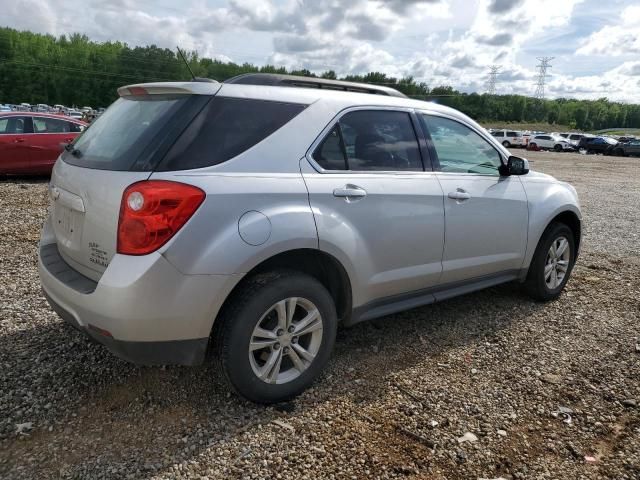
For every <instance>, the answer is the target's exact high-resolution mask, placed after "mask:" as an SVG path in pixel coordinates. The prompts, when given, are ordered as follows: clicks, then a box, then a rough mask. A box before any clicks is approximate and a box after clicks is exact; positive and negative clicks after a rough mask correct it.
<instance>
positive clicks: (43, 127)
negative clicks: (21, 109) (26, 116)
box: [33, 117, 72, 133]
mask: <svg viewBox="0 0 640 480" xmlns="http://www.w3.org/2000/svg"><path fill="white" fill-rule="evenodd" d="M33 131H34V133H68V132H71V131H72V130H71V125H70V123H69V122H67V121H66V120H60V119H57V118H47V117H33Z"/></svg>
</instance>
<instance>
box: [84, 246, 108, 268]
mask: <svg viewBox="0 0 640 480" xmlns="http://www.w3.org/2000/svg"><path fill="white" fill-rule="evenodd" d="M89 261H90V262H91V263H95V264H96V265H100V266H101V267H105V268H106V267H108V266H109V260H108V257H107V252H105V251H104V250H102V249H101V248H100V245H98V244H97V243H95V242H89Z"/></svg>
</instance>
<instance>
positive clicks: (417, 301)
mask: <svg viewBox="0 0 640 480" xmlns="http://www.w3.org/2000/svg"><path fill="white" fill-rule="evenodd" d="M525 277H526V270H524V276H523V271H522V270H507V271H504V272H499V273H496V274H492V275H485V276H482V277H476V278H473V279H470V280H463V281H460V282H453V283H449V284H446V285H437V286H435V287H431V288H425V289H422V290H416V291H413V292H409V293H403V294H400V295H393V296H391V297H386V298H382V299H379V300H374V301H372V302H369V303H366V304H364V305H362V306H360V307H357V308H355V309H354V310H353V314H352V315H351V318H349V320H348V321H347V322H345V326H351V325H355V324H356V323H360V322H364V321H367V320H373V319H375V318H380V317H384V316H386V315H391V314H393V313H398V312H402V311H405V310H410V309H412V308H416V307H422V306H424V305H429V304H431V303H435V302H440V301H443V300H447V299H449V298H453V297H457V296H460V295H465V294H467V293H471V292H475V291H477V290H483V289H485V288H489V287H494V286H496V285H500V284H501V283H507V282H511V281H514V280H520V281H521V280H522V279H523V278H525Z"/></svg>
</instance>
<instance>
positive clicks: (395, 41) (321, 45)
mask: <svg viewBox="0 0 640 480" xmlns="http://www.w3.org/2000/svg"><path fill="white" fill-rule="evenodd" d="M601 3H602V0H215V2H214V0H183V2H181V3H180V4H172V3H170V2H168V1H163V2H156V1H154V0H87V1H86V2H85V3H83V7H82V8H78V7H77V5H76V4H75V2H58V1H57V0H14V1H12V2H9V3H8V4H7V5H5V6H3V14H2V20H0V24H5V25H7V26H11V27H14V28H18V29H28V30H32V31H37V32H42V33H51V34H54V35H61V34H68V33H73V32H78V31H79V32H80V33H85V34H87V35H88V36H89V37H90V38H92V39H95V40H98V41H106V40H119V41H123V42H127V43H128V44H129V45H131V46H135V45H147V44H156V45H158V46H160V47H165V48H170V49H174V48H175V46H176V45H180V46H181V47H183V48H185V49H188V50H197V51H198V53H199V54H200V56H208V57H213V58H217V59H221V60H228V59H233V61H235V62H239V63H242V62H245V61H249V62H252V63H256V64H264V63H271V64H276V65H284V66H286V67H288V68H307V69H310V70H312V71H316V72H322V71H324V70H329V69H331V70H335V71H336V72H337V73H338V74H339V75H340V74H350V73H366V72H368V71H373V70H375V71H381V72H384V73H386V74H388V75H392V76H396V77H399V76H405V75H412V76H414V77H415V78H416V79H417V80H420V81H425V82H427V83H428V84H430V85H432V86H435V85H452V86H453V87H455V88H458V89H461V90H463V91H483V90H484V88H485V85H486V81H487V77H488V67H489V66H490V65H492V64H496V65H499V66H500V67H501V72H502V73H501V75H500V76H499V77H498V92H499V93H523V94H532V93H533V91H534V89H535V86H534V80H535V75H536V70H535V64H536V60H535V57H536V56H538V55H550V56H556V57H557V58H556V60H555V62H554V65H555V66H556V68H555V69H553V70H552V73H553V76H552V77H551V79H550V80H549V84H548V89H547V91H548V92H549V95H551V96H567V95H568V96H578V97H581V98H598V97H602V96H608V97H610V98H615V99H620V100H624V101H640V98H639V94H638V93H637V92H638V91H639V90H640V89H639V88H638V87H639V86H640V85H639V84H638V81H640V78H639V73H640V62H638V61H637V60H636V59H637V58H638V57H637V54H638V53H640V27H638V25H640V6H639V5H637V0H618V1H617V3H616V5H618V7H616V8H617V11H619V12H620V15H619V16H618V15H610V14H606V15H603V13H602V9H603V8H605V7H606V8H608V9H609V10H610V7H608V6H603V5H601ZM621 3H622V4H626V5H627V6H626V7H625V6H624V5H623V6H622V7H620V6H619V5H620V4H621ZM579 4H582V5H581V6H580V9H579V13H580V16H579V17H576V12H577V9H576V6H577V5H579ZM609 10H608V11H609ZM25 12H29V14H28V15H27V14H25ZM589 19H591V20H592V21H593V20H597V22H595V24H599V25H602V21H607V20H608V21H609V24H607V25H604V26H602V27H599V29H598V30H596V31H588V30H587V31H586V32H585V28H586V27H585V26H588V25H590V24H593V22H592V21H590V20H589ZM564 31H567V32H572V31H573V32H577V33H575V34H574V35H573V36H568V37H567V36H564V37H562V38H563V39H562V40H561V41H559V42H558V44H557V45H555V44H553V42H550V41H547V43H544V39H549V38H552V37H553V36H554V35H555V36H558V35H562V32H564ZM581 36H582V37H581ZM581 38H582V39H581ZM541 42H542V43H543V44H544V45H543V47H541V48H542V51H543V53H529V51H530V50H531V45H532V44H539V43H541ZM525 52H526V53H525ZM567 52H570V53H567ZM575 53H577V54H579V55H575ZM599 55H606V56H607V61H606V62H602V61H600V60H598V56H599ZM634 55H636V56H635V57H634ZM616 56H617V57H616ZM615 58H617V59H618V60H613V61H612V59H615ZM592 59H593V62H591V60H592ZM585 65H588V67H587V68H585ZM554 70H555V72H554ZM578 72H585V73H578Z"/></svg>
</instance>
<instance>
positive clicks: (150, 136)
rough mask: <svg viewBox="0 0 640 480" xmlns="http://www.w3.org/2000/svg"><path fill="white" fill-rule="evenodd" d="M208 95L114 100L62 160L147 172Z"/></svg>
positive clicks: (99, 166)
mask: <svg viewBox="0 0 640 480" xmlns="http://www.w3.org/2000/svg"><path fill="white" fill-rule="evenodd" d="M210 98H211V97H208V96H203V95H144V96H136V97H123V98H119V99H118V100H116V101H115V102H114V103H113V104H112V105H111V106H110V107H109V108H108V109H107V110H106V111H105V112H104V113H103V114H102V115H101V116H100V117H99V118H97V119H96V120H95V121H94V122H93V123H92V124H91V126H90V127H89V128H87V129H86V130H85V132H84V133H83V134H82V135H80V136H79V137H78V138H77V139H76V141H75V142H74V143H73V147H74V150H72V151H66V152H64V154H63V157H62V158H63V160H64V161H65V162H67V163H70V164H72V165H77V166H80V167H87V168H95V169H102V170H121V171H126V170H136V171H150V170H153V168H154V166H155V164H156V163H157V161H158V160H159V158H161V157H162V155H163V154H164V153H165V152H166V150H167V149H168V147H169V146H170V145H171V144H172V143H173V142H174V141H175V139H176V138H177V136H178V135H179V133H180V132H181V131H182V130H183V129H184V125H186V124H188V122H189V121H190V120H192V119H193V117H194V116H195V115H196V114H197V113H198V112H199V111H200V110H201V109H202V107H203V106H204V104H205V103H206V102H207V101H209V99H210Z"/></svg>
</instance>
